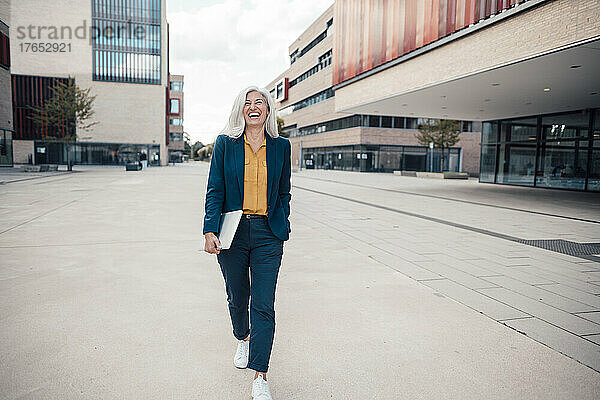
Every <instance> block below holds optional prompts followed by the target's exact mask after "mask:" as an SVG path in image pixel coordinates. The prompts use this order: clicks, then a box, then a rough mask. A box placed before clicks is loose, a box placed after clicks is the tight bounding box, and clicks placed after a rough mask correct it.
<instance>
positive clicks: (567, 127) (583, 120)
mask: <svg viewBox="0 0 600 400" xmlns="http://www.w3.org/2000/svg"><path fill="white" fill-rule="evenodd" d="M589 121H590V114H589V112H588V111H585V110H584V111H581V112H576V113H568V114H558V115H549V116H544V117H542V138H543V140H561V139H573V138H586V139H587V138H588V129H589Z"/></svg>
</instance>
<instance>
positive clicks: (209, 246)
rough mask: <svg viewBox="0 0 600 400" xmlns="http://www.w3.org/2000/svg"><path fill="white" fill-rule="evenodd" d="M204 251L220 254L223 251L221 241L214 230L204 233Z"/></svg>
mask: <svg viewBox="0 0 600 400" xmlns="http://www.w3.org/2000/svg"><path fill="white" fill-rule="evenodd" d="M204 251H205V252H207V253H210V254H219V253H220V252H221V242H219V238H218V237H217V235H215V234H214V232H206V233H205V234H204Z"/></svg>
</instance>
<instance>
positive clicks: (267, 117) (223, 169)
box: [203, 86, 291, 400]
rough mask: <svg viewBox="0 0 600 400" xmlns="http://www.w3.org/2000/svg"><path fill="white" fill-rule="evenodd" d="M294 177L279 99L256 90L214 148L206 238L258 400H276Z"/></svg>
mask: <svg viewBox="0 0 600 400" xmlns="http://www.w3.org/2000/svg"><path fill="white" fill-rule="evenodd" d="M242 136H243V138H242ZM290 176H291V145H290V141H289V140H288V139H286V138H284V137H280V136H279V134H278V132H277V122H276V118H275V108H274V105H273V99H272V98H271V95H270V94H269V92H267V91H266V90H265V89H259V88H257V87H256V86H250V87H248V88H246V89H244V90H242V91H241V92H240V94H239V95H238V96H237V98H236V100H235V102H234V104H233V107H232V109H231V115H230V117H229V121H228V123H227V126H226V127H225V129H224V130H223V132H222V134H221V135H219V136H218V137H217V139H216V141H215V145H214V149H213V153H212V158H211V162H210V171H209V174H208V184H207V188H206V200H205V215H204V227H203V233H204V237H205V244H204V250H205V251H206V252H207V253H210V254H216V255H217V261H218V262H219V265H220V267H221V272H222V274H223V278H224V280H225V287H226V289H227V302H228V304H229V314H230V316H231V323H232V325H233V335H234V336H235V338H236V339H237V340H238V347H237V352H236V353H235V356H234V359H233V363H234V365H235V366H236V367H237V368H247V367H249V368H252V369H253V370H255V371H256V373H255V375H254V382H253V384H252V397H253V398H254V399H255V400H271V394H270V392H269V386H268V385H267V381H266V377H267V375H266V374H267V369H268V367H269V359H270V356H271V348H272V346H273V337H274V335H275V308H274V306H275V286H276V284H277V276H278V274H279V267H280V265H281V259H282V256H283V243H284V241H286V240H288V239H289V234H290V232H291V229H290V222H289V215H290V198H291V195H290V183H291V182H290ZM236 210H241V211H242V217H241V221H240V222H239V224H238V226H237V228H236V231H235V235H234V238H233V242H232V243H231V246H230V247H229V248H227V249H225V248H221V243H220V241H219V238H218V236H217V235H219V233H220V226H221V219H222V216H223V214H224V213H227V212H230V211H236ZM249 302H250V313H249V314H248V303H249ZM249 321H252V325H251V326H250V323H249Z"/></svg>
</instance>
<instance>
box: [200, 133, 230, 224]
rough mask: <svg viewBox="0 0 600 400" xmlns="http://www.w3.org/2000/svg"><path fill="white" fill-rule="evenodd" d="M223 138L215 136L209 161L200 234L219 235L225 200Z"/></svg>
mask: <svg viewBox="0 0 600 400" xmlns="http://www.w3.org/2000/svg"><path fill="white" fill-rule="evenodd" d="M223 139H224V138H223V136H222V135H219V136H217V139H216V140H215V147H214V148H213V152H212V156H211V159H210V170H209V172H208V184H207V186H206V199H205V201H204V228H203V230H202V233H203V234H205V233H207V232H214V233H215V234H218V233H219V224H220V222H221V211H222V210H223V201H224V198H225V177H224V169H223V167H224V165H223V158H224V157H223V156H224V152H225V143H224V140H223Z"/></svg>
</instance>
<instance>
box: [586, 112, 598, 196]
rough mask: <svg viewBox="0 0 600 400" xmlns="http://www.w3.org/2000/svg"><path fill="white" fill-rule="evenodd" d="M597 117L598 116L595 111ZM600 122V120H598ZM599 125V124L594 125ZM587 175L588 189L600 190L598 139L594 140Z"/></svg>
mask: <svg viewBox="0 0 600 400" xmlns="http://www.w3.org/2000/svg"><path fill="white" fill-rule="evenodd" d="M597 117H600V115H598V112H597ZM598 122H600V121H598ZM595 126H599V127H600V125H595ZM592 143H593V148H592V156H591V160H590V173H589V176H588V190H593V191H597V192H598V191H600V140H594V141H593V142H592Z"/></svg>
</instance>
